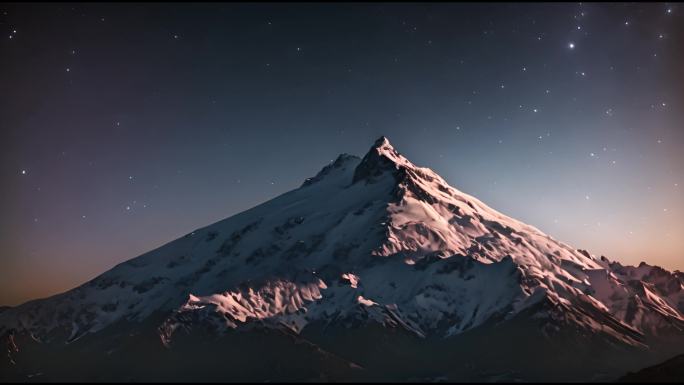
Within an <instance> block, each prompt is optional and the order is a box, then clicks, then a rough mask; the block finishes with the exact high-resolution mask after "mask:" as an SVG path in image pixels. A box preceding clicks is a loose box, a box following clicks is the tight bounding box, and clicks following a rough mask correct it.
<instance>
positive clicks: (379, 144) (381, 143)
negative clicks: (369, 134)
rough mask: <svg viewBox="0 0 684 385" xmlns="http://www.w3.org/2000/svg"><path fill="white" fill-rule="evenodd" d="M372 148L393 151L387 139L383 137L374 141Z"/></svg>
mask: <svg viewBox="0 0 684 385" xmlns="http://www.w3.org/2000/svg"><path fill="white" fill-rule="evenodd" d="M373 148H388V149H392V150H393V149H394V147H392V144H391V143H390V141H389V139H387V137H386V136H384V135H383V136H381V137H379V138H378V139H376V140H375V143H373Z"/></svg>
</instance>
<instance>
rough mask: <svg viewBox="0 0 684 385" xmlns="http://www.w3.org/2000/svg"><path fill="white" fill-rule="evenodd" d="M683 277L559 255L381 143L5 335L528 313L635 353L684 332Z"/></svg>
mask: <svg viewBox="0 0 684 385" xmlns="http://www.w3.org/2000/svg"><path fill="white" fill-rule="evenodd" d="M682 293H683V286H682V275H681V273H669V272H666V271H664V270H662V269H659V268H656V267H648V268H647V267H643V266H640V267H637V268H633V267H624V266H621V265H619V264H615V263H610V262H608V261H607V260H606V259H605V258H603V259H600V260H599V259H596V258H594V257H592V256H591V255H589V254H588V253H586V252H583V251H579V250H575V249H573V248H571V247H569V246H568V245H565V244H563V243H561V242H558V241H556V240H554V239H552V238H551V237H549V236H548V235H545V234H544V233H542V232H541V231H540V230H538V229H536V228H534V227H532V226H529V225H526V224H524V223H522V222H519V221H517V220H515V219H512V218H510V217H507V216H506V215H504V214H501V213H499V212H497V211H495V210H493V209H491V208H489V207H488V206H486V205H485V204H484V203H482V202H481V201H479V200H478V199H476V198H474V197H472V196H470V195H467V194H464V193H462V192H460V191H458V190H456V189H454V188H453V187H451V186H449V185H448V184H447V183H446V181H444V179H442V178H441V177H440V176H439V175H437V174H436V173H434V172H433V171H432V170H430V169H428V168H421V167H417V166H415V165H413V164H412V163H411V162H410V161H408V160H407V159H406V158H405V157H403V156H402V155H400V154H399V153H398V152H397V151H396V150H394V148H393V147H392V146H391V144H390V143H389V141H388V140H387V139H386V138H384V137H383V138H380V139H379V140H378V141H376V143H375V144H374V145H373V146H372V147H371V149H370V151H369V152H368V153H367V154H366V155H365V156H364V158H363V159H359V158H358V157H355V156H351V155H346V154H343V155H340V156H339V157H338V158H337V159H336V160H335V161H334V162H333V163H331V164H330V165H328V166H326V167H325V168H323V169H322V170H321V171H320V172H319V173H318V174H317V175H316V176H315V177H313V178H309V179H307V180H306V181H305V182H304V184H303V185H302V186H301V187H300V188H298V189H296V190H293V191H290V192H288V193H285V194H283V195H280V196H278V197H276V198H274V199H272V200H270V201H268V202H266V203H263V204H261V205H258V206H256V207H254V208H252V209H249V210H247V211H244V212H242V213H240V214H237V215H235V216H232V217H230V218H228V219H225V220H223V221H220V222H217V223H215V224H212V225H210V226H207V227H204V228H201V229H198V230H196V231H193V232H192V233H190V234H188V235H186V236H184V237H182V238H180V239H177V240H175V241H173V242H170V243H168V244H166V245H164V246H162V247H160V248H158V249H156V250H153V251H151V252H149V253H146V254H143V255H142V256H140V257H137V258H134V259H131V260H129V261H127V262H124V263H122V264H120V265H117V266H116V267H114V268H113V269H111V270H109V271H107V272H105V273H104V274H102V275H100V276H98V277H97V278H95V279H93V280H92V281H90V282H88V283H86V284H84V285H82V286H80V287H78V288H75V289H73V290H71V291H68V292H66V293H63V294H60V295H57V296H54V297H51V298H47V299H43V300H36V301H31V302H28V303H26V304H24V305H21V306H18V307H16V308H11V309H8V310H6V311H3V312H1V313H0V333H1V332H3V331H4V330H7V329H14V330H17V331H25V332H27V333H30V334H31V336H32V337H33V338H35V339H36V340H38V341H51V340H55V339H58V338H62V337H59V336H62V335H64V336H66V341H67V342H72V341H75V340H77V339H79V338H81V337H82V336H84V335H86V334H88V333H96V332H98V331H100V330H103V329H105V328H106V327H107V326H109V325H112V324H114V323H115V322H117V321H120V320H128V321H143V320H145V319H147V318H148V317H150V315H152V314H153V313H157V312H162V313H164V312H165V313H167V314H168V317H166V319H165V320H164V321H163V322H162V323H160V325H159V327H158V332H159V335H160V337H161V339H162V341H163V342H164V343H165V344H167V345H168V344H172V342H173V338H174V334H175V333H177V332H178V330H186V331H187V330H191V329H192V328H193V327H195V326H197V325H199V324H210V325H213V328H214V330H216V332H217V333H221V332H225V331H229V330H233V329H240V330H242V329H245V330H249V326H250V324H252V323H259V324H260V325H269V327H275V328H280V327H283V328H287V329H289V330H292V331H294V332H300V331H301V330H303V329H304V328H306V326H307V325H308V324H310V323H311V322H314V321H322V322H328V323H335V324H338V325H343V326H348V327H354V326H355V325H359V324H363V323H369V322H370V323H377V324H380V325H384V326H386V327H396V328H402V329H405V330H407V331H409V332H410V333H413V334H414V335H416V336H419V337H426V336H428V335H430V336H439V337H448V336H453V335H456V334H459V333H462V332H464V331H467V330H470V329H473V328H475V327H477V326H479V325H483V324H484V323H486V322H505V321H506V320H509V319H512V318H514V317H516V316H517V315H518V314H520V313H521V312H523V311H525V310H530V309H532V310H533V311H534V312H536V313H535V314H536V317H538V318H540V319H544V320H546V322H547V325H548V328H547V329H545V331H548V332H550V333H552V332H553V330H558V329H560V328H563V327H564V326H570V327H572V328H579V329H581V330H584V331H587V332H590V333H593V334H595V335H599V336H602V337H605V338H607V339H610V340H611V341H617V342H620V343H623V344H626V345H631V346H643V344H644V342H643V341H642V339H643V338H642V337H643V336H644V335H658V334H659V333H661V332H662V331H663V330H667V331H668V332H671V331H675V332H676V331H680V332H681V330H683V328H682V325H684V317H683V316H682V314H683V313H684V294H682Z"/></svg>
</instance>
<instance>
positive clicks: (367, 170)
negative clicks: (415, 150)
mask: <svg viewBox="0 0 684 385" xmlns="http://www.w3.org/2000/svg"><path fill="white" fill-rule="evenodd" d="M402 167H409V168H412V167H415V166H413V164H412V163H411V162H410V161H409V160H408V159H406V158H405V157H403V156H402V155H401V154H399V152H397V150H395V149H394V147H392V144H391V143H390V141H389V139H387V137H386V136H381V137H379V138H378V139H377V140H376V141H375V143H373V145H372V146H371V148H370V150H369V151H368V153H366V155H365V156H364V157H363V159H362V160H361V163H359V165H358V166H357V167H356V170H355V171H354V179H353V183H356V182H358V181H360V180H366V181H370V182H372V181H373V180H374V179H375V178H377V177H378V176H380V175H382V174H383V173H384V172H386V171H394V170H397V169H399V168H402Z"/></svg>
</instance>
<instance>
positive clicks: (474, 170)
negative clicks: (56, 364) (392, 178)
mask: <svg viewBox="0 0 684 385" xmlns="http://www.w3.org/2000/svg"><path fill="white" fill-rule="evenodd" d="M682 47H684V7H682V6H681V4H676V3H641V4H639V3H630V4H605V3H603V4H602V3H547V4H542V3H539V4H495V3H479V4H475V3H473V4H468V3H460V4H459V3H452V4H448V3H437V4H410V3H398V4H393V3H375V4H343V3H329V4H322V3H319V4H316V3H304V4H289V5H286V4H265V3H261V4H229V3H223V4H222V3H207V4H182V3H175V4H136V3H123V4H76V5H73V4H49V5H48V4H24V5H21V4H1V5H0V89H1V90H2V98H0V157H1V158H0V160H1V161H0V180H1V184H2V188H1V189H0V194H2V195H1V197H0V198H1V199H0V212H2V215H1V216H0V304H5V305H16V304H19V303H22V302H24V301H26V300H29V299H33V298H38V297H44V296H47V295H52V294H55V293H58V292H61V291H64V290H67V289H69V288H72V287H75V286H77V285H79V284H81V283H83V282H85V281H87V280H89V279H91V278H93V277H94V276H96V275H98V274H99V273H101V272H103V271H105V270H107V269H109V268H111V267H113V266H114V265H116V264H117V263H120V262H122V261H124V260H127V259H129V258H132V257H135V256H137V255H139V254H142V253H144V252H146V251H149V250H151V249H153V248H155V247H157V246H160V245H162V244H164V243H166V242H168V241H171V240H173V239H175V238H177V237H180V236H182V235H184V234H187V233H189V232H191V231H192V230H194V229H196V228H199V227H203V226H205V225H208V224H210V223H213V222H215V221H217V220H220V219H223V218H225V217H228V216H230V215H233V214H236V213H238V212H241V211H243V210H245V209H247V208H250V207H252V206H254V205H257V204H259V203H262V202H264V201H266V200H268V199H271V198H273V197H275V196H277V195H279V194H282V193H284V192H286V191H289V190H291V189H293V188H296V187H298V186H299V185H300V184H301V183H302V182H303V181H304V179H305V178H307V177H310V176H313V175H315V174H316V172H318V171H319V170H320V169H321V168H322V167H323V166H325V165H326V164H327V163H329V162H330V161H332V160H333V159H334V158H335V157H336V156H337V155H338V154H340V153H343V152H346V153H351V154H356V155H359V156H362V155H363V154H364V153H365V152H366V151H367V150H368V148H369V147H370V145H371V144H372V143H373V141H374V140H375V139H376V138H377V137H379V136H380V135H386V136H387V137H389V139H390V141H391V142H392V143H393V145H394V146H395V148H397V149H398V150H399V151H400V152H401V153H402V154H404V155H405V156H406V157H407V158H409V159H410V160H412V161H413V162H414V163H416V164H417V165H419V166H426V167H430V168H432V169H433V170H435V171H436V172H438V173H439V174H440V175H442V176H443V177H444V178H445V179H446V180H447V181H448V182H449V183H450V184H451V185H452V186H454V187H456V188H457V189H460V190H461V191H464V192H466V193H469V194H472V195H475V196H477V197H478V198H480V199H481V200H482V201H484V202H485V203H487V204H489V205H490V206H492V207H493V208H495V209H497V210H499V211H501V212H503V213H505V214H507V215H510V216H512V217H514V218H517V219H519V220H522V221H524V222H527V223H529V224H532V225H534V226H536V227H538V228H539V229H541V230H542V231H544V232H546V233H548V234H550V235H551V236H553V237H555V238H557V239H560V240H562V241H564V242H566V243H569V244H571V245H573V246H575V247H577V248H583V249H587V250H588V251H589V252H591V253H592V254H595V255H606V256H607V257H609V258H611V259H614V260H618V261H621V262H623V263H629V264H638V263H639V262H640V261H642V260H646V261H648V262H649V263H652V264H658V265H660V266H663V267H666V268H668V269H680V270H684V237H682V234H684V199H683V198H684V196H683V195H684V193H683V191H684V151H682V147H683V146H684V116H683V115H684V108H682V107H684V87H682V85H684V50H683V49H682Z"/></svg>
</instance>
